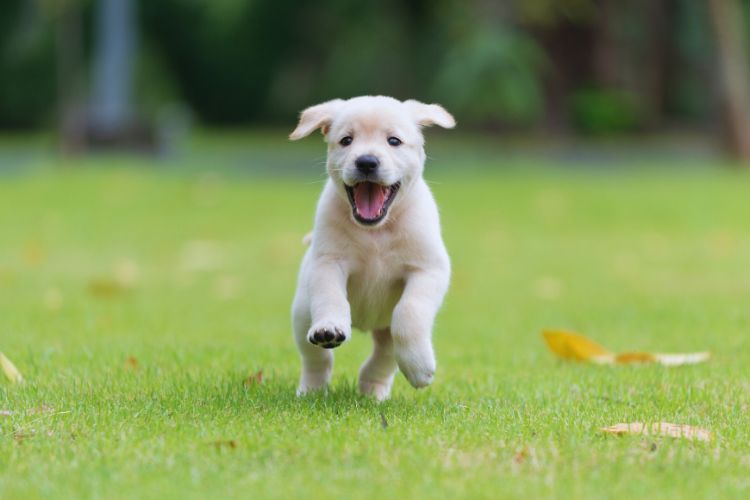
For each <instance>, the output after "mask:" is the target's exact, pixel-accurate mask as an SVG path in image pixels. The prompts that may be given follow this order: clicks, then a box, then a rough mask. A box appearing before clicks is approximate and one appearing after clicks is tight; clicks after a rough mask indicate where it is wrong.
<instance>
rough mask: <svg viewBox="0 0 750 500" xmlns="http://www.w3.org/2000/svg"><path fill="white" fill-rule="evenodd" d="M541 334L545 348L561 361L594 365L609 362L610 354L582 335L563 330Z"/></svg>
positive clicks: (547, 331)
mask: <svg viewBox="0 0 750 500" xmlns="http://www.w3.org/2000/svg"><path fill="white" fill-rule="evenodd" d="M542 334H543V335H544V340H545V341H546V342H547V347H549V349H550V350H551V351H552V352H553V353H555V354H556V355H557V356H559V357H561V358H563V359H573V360H575V361H593V362H595V363H608V362H611V358H612V353H611V352H609V351H608V350H606V349H605V348H604V347H602V346H600V345H599V344H597V343H596V342H594V341H592V340H590V339H588V338H586V337H584V336H583V335H579V334H577V333H573V332H567V331H564V330H546V331H544V332H542Z"/></svg>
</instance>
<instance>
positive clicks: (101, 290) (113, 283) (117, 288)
mask: <svg viewBox="0 0 750 500" xmlns="http://www.w3.org/2000/svg"><path fill="white" fill-rule="evenodd" d="M127 291H128V289H127V288H126V287H124V286H123V285H122V283H120V282H119V281H117V280H114V279H112V278H95V279H93V280H91V281H89V293H90V294H91V295H93V296H94V297H99V298H107V299H108V298H112V297H116V296H118V295H122V294H123V293H125V292H127Z"/></svg>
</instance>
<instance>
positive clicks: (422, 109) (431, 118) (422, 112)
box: [404, 100, 456, 128]
mask: <svg viewBox="0 0 750 500" xmlns="http://www.w3.org/2000/svg"><path fill="white" fill-rule="evenodd" d="M404 104H405V105H406V107H407V108H408V109H409V112H410V113H411V114H412V116H413V117H414V119H415V120H417V123H419V125H421V126H423V127H429V126H430V125H437V126H439V127H443V128H453V127H455V126H456V120H455V119H454V118H453V116H452V115H451V114H450V113H448V112H447V111H446V110H445V108H443V107H442V106H441V105H440V104H425V103H423V102H419V101H414V100H409V101H405V102H404Z"/></svg>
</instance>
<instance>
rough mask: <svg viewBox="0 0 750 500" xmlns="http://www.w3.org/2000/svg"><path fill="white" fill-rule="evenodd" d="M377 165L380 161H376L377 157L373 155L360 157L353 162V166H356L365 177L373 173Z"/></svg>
mask: <svg viewBox="0 0 750 500" xmlns="http://www.w3.org/2000/svg"><path fill="white" fill-rule="evenodd" d="M379 165H380V160H378V157H377V156H373V155H362V156H359V157H357V159H356V160H354V166H356V167H357V170H358V171H359V172H360V173H361V174H362V175H364V176H365V177H367V176H368V175H370V174H372V173H374V172H375V170H376V169H377V168H378V166H379Z"/></svg>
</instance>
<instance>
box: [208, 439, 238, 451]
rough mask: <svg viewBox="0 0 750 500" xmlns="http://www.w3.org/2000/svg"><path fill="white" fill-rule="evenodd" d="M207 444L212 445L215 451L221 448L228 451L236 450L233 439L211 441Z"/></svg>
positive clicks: (235, 443) (235, 442)
mask: <svg viewBox="0 0 750 500" xmlns="http://www.w3.org/2000/svg"><path fill="white" fill-rule="evenodd" d="M208 444H212V445H214V446H215V447H216V449H217V450H219V449H221V448H229V449H232V450H234V449H236V448H237V441H235V440H234V439H225V440H219V441H212V442H210V443H208Z"/></svg>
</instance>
